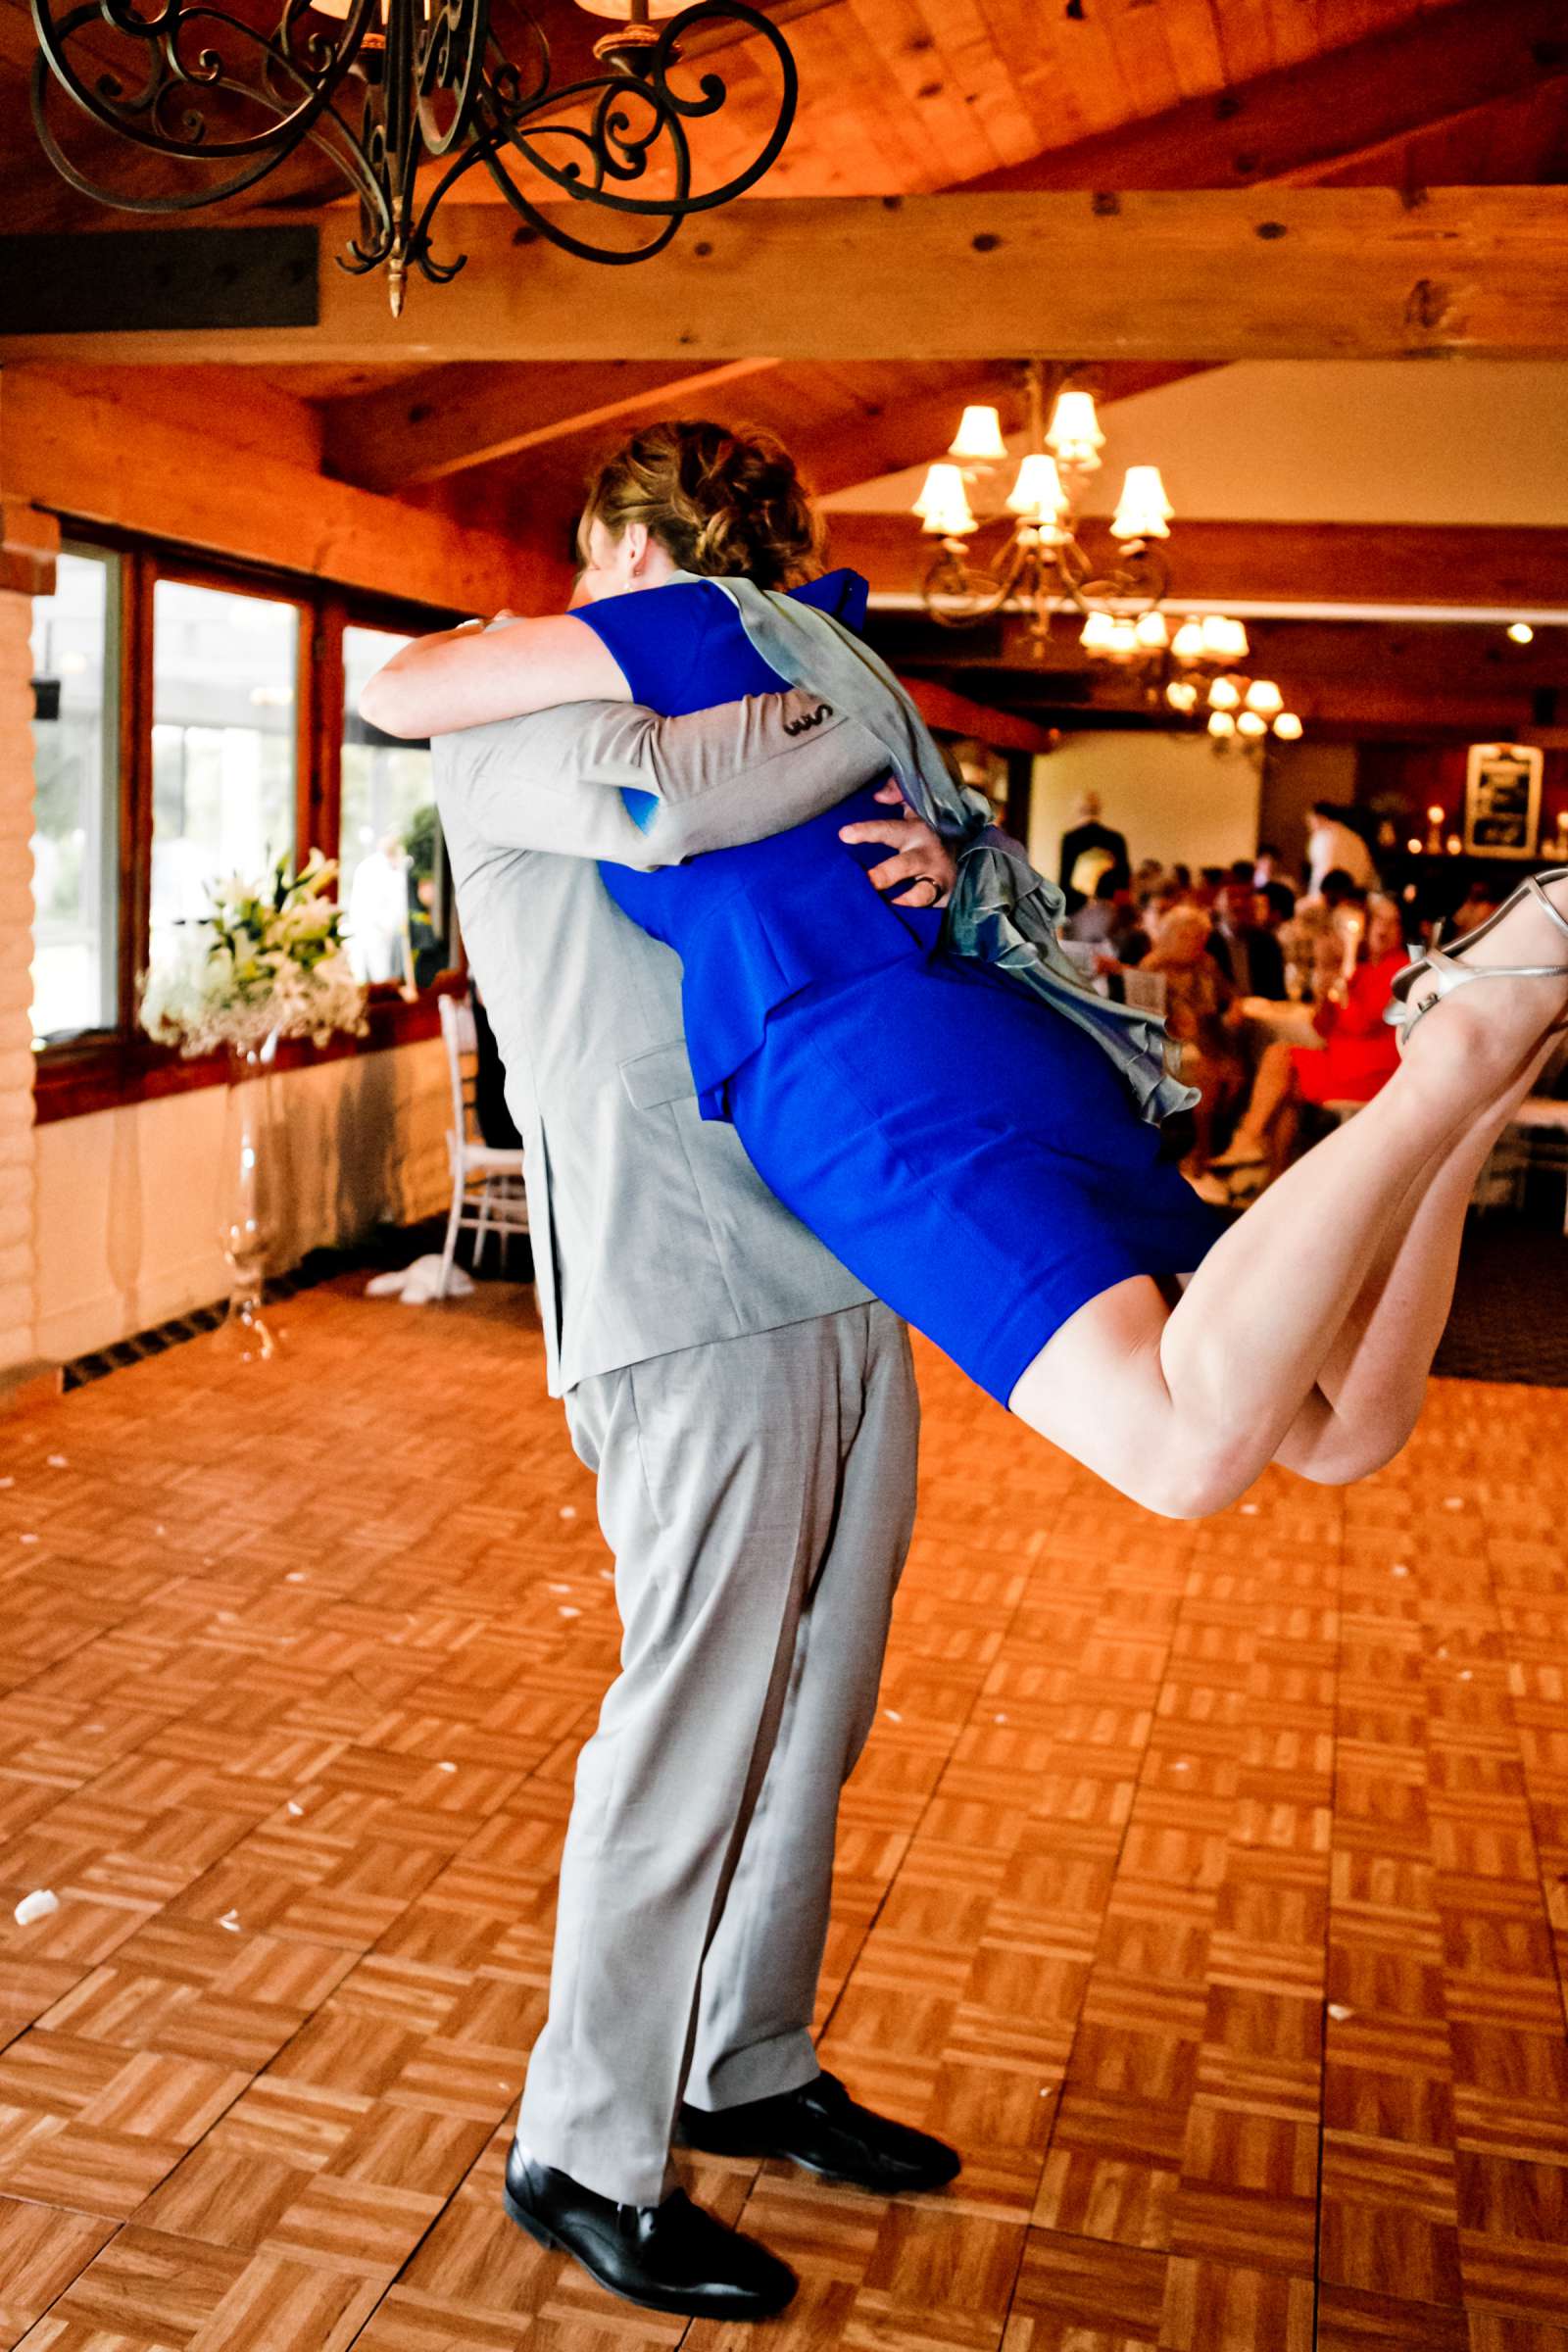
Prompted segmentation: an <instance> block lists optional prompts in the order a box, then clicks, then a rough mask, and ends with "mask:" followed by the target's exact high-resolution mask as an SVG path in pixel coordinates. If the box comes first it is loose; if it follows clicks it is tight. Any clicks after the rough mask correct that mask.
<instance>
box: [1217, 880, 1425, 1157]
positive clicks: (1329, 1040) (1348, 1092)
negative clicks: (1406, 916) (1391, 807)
mask: <svg viewBox="0 0 1568 2352" xmlns="http://www.w3.org/2000/svg"><path fill="white" fill-rule="evenodd" d="M1406 961H1407V957H1406V955H1405V947H1404V932H1403V921H1402V918H1401V916H1400V912H1399V908H1398V907H1397V904H1396V902H1395V901H1394V900H1393V899H1386V898H1382V897H1374V898H1372V899H1369V900H1368V902H1367V925H1366V934H1365V937H1364V938H1363V940H1362V942H1361V960H1360V962H1359V963H1357V965H1356V966H1355V969H1354V971H1353V972H1352V973H1351V974H1350V977H1349V979H1348V980H1341V979H1339V978H1338V976H1337V975H1336V977H1335V979H1334V980H1333V981H1332V982H1331V983H1330V984H1329V986H1328V989H1327V991H1326V993H1325V994H1323V995H1322V996H1320V998H1319V1000H1318V1003H1317V1006H1316V1008H1315V1010H1314V1012H1313V1014H1312V1026H1313V1028H1314V1029H1315V1030H1316V1031H1317V1033H1318V1035H1319V1037H1320V1038H1321V1039H1322V1040H1323V1043H1322V1044H1321V1045H1320V1046H1291V1045H1287V1044H1285V1043H1284V1041H1283V1040H1278V1039H1277V1040H1276V1041H1275V1042H1274V1044H1272V1045H1270V1046H1266V1047H1265V1048H1264V1050H1263V1057H1262V1059H1261V1060H1260V1061H1259V1063H1258V1065H1257V1075H1256V1077H1255V1078H1254V1079H1253V1081H1252V1091H1251V1093H1250V1096H1249V1098H1248V1103H1247V1108H1246V1109H1245V1110H1244V1111H1243V1113H1242V1117H1241V1123H1240V1125H1239V1126H1238V1127H1237V1130H1236V1133H1235V1135H1234V1136H1233V1137H1232V1139H1231V1142H1230V1144H1229V1146H1228V1148H1227V1149H1226V1150H1225V1151H1223V1152H1218V1153H1217V1154H1216V1155H1215V1158H1214V1161H1213V1165H1214V1166H1215V1167H1216V1168H1241V1167H1250V1166H1255V1165H1256V1164H1257V1163H1258V1162H1259V1161H1266V1162H1267V1163H1268V1168H1269V1181H1270V1182H1271V1183H1272V1181H1273V1179H1274V1178H1275V1177H1276V1176H1277V1175H1279V1173H1280V1171H1281V1170H1282V1169H1283V1168H1284V1167H1285V1166H1286V1165H1287V1163H1288V1162H1289V1160H1290V1156H1291V1152H1292V1150H1293V1147H1294V1145H1295V1142H1296V1132H1297V1128H1298V1125H1299V1113H1300V1106H1301V1104H1302V1103H1369V1102H1370V1101H1371V1100H1372V1097H1373V1096H1374V1095H1375V1094H1377V1093H1378V1091H1379V1090H1380V1088H1382V1087H1384V1086H1386V1085H1387V1084H1388V1082H1389V1080H1390V1078H1392V1077H1393V1075H1394V1072H1395V1070H1396V1068H1397V1065H1398V1059H1399V1049H1398V1044H1397V1039H1396V1037H1395V1033H1394V1031H1393V1030H1392V1029H1391V1028H1390V1027H1389V1025H1388V1023H1387V1022H1386V1021H1385V1020H1384V1017H1383V1014H1384V1010H1385V1007H1386V1006H1387V1005H1388V1004H1389V1001H1390V999H1391V997H1392V996H1393V994H1394V982H1395V978H1396V976H1397V974H1398V973H1399V972H1400V971H1402V970H1403V968H1404V965H1405V963H1406Z"/></svg>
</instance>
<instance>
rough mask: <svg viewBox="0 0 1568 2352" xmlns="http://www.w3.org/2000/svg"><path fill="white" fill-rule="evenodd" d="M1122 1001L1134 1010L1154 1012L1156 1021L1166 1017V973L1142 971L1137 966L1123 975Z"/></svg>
mask: <svg viewBox="0 0 1568 2352" xmlns="http://www.w3.org/2000/svg"><path fill="white" fill-rule="evenodd" d="M1121 985H1122V1001H1123V1003H1124V1004H1127V1005H1131V1006H1132V1008H1133V1010H1134V1012H1148V1013H1152V1015H1153V1017H1154V1019H1155V1020H1156V1021H1162V1020H1163V1019H1164V1018H1165V975H1164V973H1163V972H1141V971H1139V970H1137V969H1136V967H1135V968H1134V969H1133V970H1132V971H1130V972H1123V974H1122V976H1121Z"/></svg>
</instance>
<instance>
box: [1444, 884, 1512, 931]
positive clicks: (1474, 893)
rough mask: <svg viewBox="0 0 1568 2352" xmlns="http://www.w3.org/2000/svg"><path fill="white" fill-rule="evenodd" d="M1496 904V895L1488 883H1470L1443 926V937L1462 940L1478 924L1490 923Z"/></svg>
mask: <svg viewBox="0 0 1568 2352" xmlns="http://www.w3.org/2000/svg"><path fill="white" fill-rule="evenodd" d="M1498 904H1499V902H1498V898H1497V893H1496V891H1495V888H1494V887H1493V885H1492V884H1491V883H1490V882H1472V883H1471V885H1470V887H1469V889H1468V890H1467V891H1466V892H1465V894H1464V897H1463V899H1462V900H1461V902H1460V904H1459V905H1458V906H1457V907H1455V908H1454V910H1453V912H1452V914H1451V915H1449V917H1448V919H1447V921H1446V923H1445V924H1444V926H1443V934H1444V936H1446V938H1448V939H1463V937H1464V935H1465V933H1466V932H1467V931H1473V930H1474V929H1475V928H1476V926H1477V924H1478V923H1485V922H1488V921H1490V919H1491V917H1492V916H1493V915H1495V913H1496V911H1497V907H1498Z"/></svg>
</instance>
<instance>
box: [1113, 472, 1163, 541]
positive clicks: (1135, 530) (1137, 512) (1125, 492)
mask: <svg viewBox="0 0 1568 2352" xmlns="http://www.w3.org/2000/svg"><path fill="white" fill-rule="evenodd" d="M1175 512H1176V510H1175V508H1174V507H1173V506H1172V505H1171V503H1170V500H1169V499H1168V498H1167V497H1166V496H1165V485H1164V483H1163V482H1162V481H1161V480H1160V478H1159V467H1158V466H1128V468H1127V476H1126V479H1125V480H1124V481H1123V483H1122V486H1121V504H1120V506H1118V508H1117V509H1116V513H1115V517H1114V519H1113V521H1112V522H1111V526H1110V535H1111V537H1112V538H1113V539H1168V538H1169V537H1170V518H1171V516H1172V515H1174V514H1175Z"/></svg>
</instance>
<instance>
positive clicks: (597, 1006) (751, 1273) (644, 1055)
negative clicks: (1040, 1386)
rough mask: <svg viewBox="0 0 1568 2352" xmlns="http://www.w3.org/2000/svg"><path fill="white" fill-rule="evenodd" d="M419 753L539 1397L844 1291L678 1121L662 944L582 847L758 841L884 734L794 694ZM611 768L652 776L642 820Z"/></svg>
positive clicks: (840, 782)
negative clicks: (473, 1006) (437, 820)
mask: <svg viewBox="0 0 1568 2352" xmlns="http://www.w3.org/2000/svg"><path fill="white" fill-rule="evenodd" d="M792 727H793V728H795V729H796V730H797V731H796V732H795V733H793V734H792V733H791V732H789V730H790V728H792ZM433 751H434V760H435V785H436V800H437V805H438V807H439V809H440V814H441V823H442V827H443V829H444V831H445V834H446V842H447V851H448V855H449V857H450V858H451V861H452V871H453V875H454V878H455V881H456V884H457V895H458V912H459V916H460V918H461V921H462V925H463V934H464V939H465V942H466V947H467V953H468V961H469V966H470V968H471V970H472V972H473V975H474V978H475V979H476V981H477V982H478V986H479V992H480V994H481V996H482V997H483V999H484V1002H485V1009H486V1011H487V1012H488V1014H489V1016H490V1021H491V1024H492V1026H493V1028H494V1030H495V1034H496V1042H497V1044H498V1046H499V1047H500V1050H501V1056H502V1059H503V1061H504V1062H505V1064H506V1069H507V1102H508V1104H509V1106H510V1108H511V1111H512V1115H513V1117H514V1118H515V1121H516V1123H517V1127H518V1130H519V1132H520V1133H521V1136H522V1139H523V1147H524V1152H525V1153H526V1171H527V1186H528V1213H529V1223H530V1225H531V1227H532V1231H533V1250H534V1267H535V1276H536V1280H537V1285H538V1294H539V1307H540V1314H541V1317H542V1319H543V1323H544V1331H545V1347H546V1350H547V1353H548V1358H549V1370H550V1390H551V1394H552V1395H553V1396H560V1395H561V1394H562V1392H563V1391H564V1390H566V1389H569V1388H571V1387H572V1386H573V1385H574V1384H575V1383H576V1382H577V1381H580V1380H584V1379H586V1378H588V1377H589V1376H590V1375H591V1374H594V1373H598V1372H609V1371H613V1370H615V1369H617V1368H618V1367H619V1366H621V1365H624V1364H632V1363H639V1362H641V1361H643V1360H644V1359H645V1358H647V1357H649V1356H655V1355H663V1354H667V1353H669V1352H670V1351H671V1350H673V1349H675V1348H693V1347H698V1346H700V1345H703V1344H705V1343H706V1342H708V1341H711V1340H722V1339H732V1338H735V1337H737V1336H738V1335H739V1334H741V1333H743V1332H755V1331H769V1330H773V1329H775V1328H777V1327H778V1326H779V1325H781V1324H785V1323H796V1322H801V1321H804V1320H805V1319H806V1318H808V1317H809V1316H812V1315H824V1314H833V1313H836V1312H837V1311H838V1310H839V1309H841V1308H843V1307H847V1306H854V1305H858V1304H859V1303H861V1302H862V1301H863V1300H864V1299H866V1298H867V1297H868V1296H869V1294H868V1293H867V1292H866V1291H865V1290H864V1289H863V1288H862V1287H861V1285H860V1284H859V1283H858V1282H857V1281H856V1280H855V1278H854V1276H853V1275H851V1274H850V1273H848V1272H847V1271H846V1269H845V1268H844V1267H843V1266H841V1265H840V1264H839V1262H838V1260H837V1258H835V1257H832V1256H830V1255H829V1253H828V1252H827V1250H824V1249H823V1247H822V1245H821V1244H820V1242H818V1241H817V1240H816V1239H815V1238H814V1237H813V1236H812V1235H811V1234H809V1232H808V1231H807V1229H806V1227H805V1226H804V1225H802V1224H800V1223H799V1222H798V1220H797V1219H796V1218H795V1217H793V1216H791V1214H790V1213H789V1211H788V1210H787V1209H785V1208H783V1207H781V1206H780V1204H779V1203H778V1201H775V1200H774V1198H773V1196H772V1194H771V1193H770V1192H768V1191H767V1189H766V1187H765V1186H764V1185H763V1184H762V1182H761V1180H760V1178H759V1177H758V1176H757V1175H756V1174H755V1173H754V1172H753V1169H752V1166H751V1163H750V1161H749V1160H748V1159H747V1157H746V1154H745V1152H743V1151H742V1150H741V1147H740V1142H739V1139H738V1138H737V1137H736V1134H735V1132H734V1129H733V1128H731V1127H727V1126H723V1125H720V1124H717V1123H714V1122H711V1121H705V1120H703V1119H701V1118H699V1116H698V1112H697V1103H696V1095H695V1090H694V1088H693V1084H692V1076H691V1068H690V1065H689V1063H688V1061H687V1058H686V1043H685V1037H684V1034H683V1031H682V1026H681V1009H680V963H679V959H678V958H677V957H676V956H674V955H673V954H672V952H671V951H670V950H669V949H668V948H666V947H664V946H663V945H662V943H661V942H660V941H658V940H655V939H651V938H650V937H649V936H648V934H647V933H646V932H644V931H641V930H639V929H638V927H637V926H636V924H635V923H632V922H630V921H629V920H628V919H627V917H626V916H625V915H623V914H622V913H621V912H620V909H619V908H618V907H616V906H615V905H614V904H613V901H612V900H611V898H610V896H609V894H608V892H607V891H606V890H605V888H604V885H603V883H602V882H601V881H600V879H599V874H598V871H597V868H596V866H595V864H594V862H593V860H595V859H597V858H610V859H612V860H613V861H614V862H616V863H618V864H623V865H632V866H637V867H641V868H648V867H652V866H658V865H668V864H673V863H677V862H679V860H681V859H682V858H689V857H694V856H697V855H699V854H700V853H701V852H703V851H705V850H714V849H723V848H726V847H729V846H731V845H733V844H736V843H739V842H743V841H755V840H759V839H760V838H761V837H762V836H763V835H765V834H769V833H775V832H778V831H780V830H781V829H782V828H783V827H784V826H786V825H792V824H798V823H800V822H802V821H804V820H805V819H806V818H807V817H809V816H814V815H817V814H819V813H820V812H821V811H822V810H823V809H830V808H832V807H833V805H834V804H835V802H838V801H840V800H843V799H844V798H845V797H846V795H848V794H849V793H851V792H853V791H855V790H856V789H857V788H858V786H860V785H862V784H864V783H867V782H868V781H870V780H871V779H873V778H875V777H879V776H882V775H885V774H886V772H887V764H888V762H887V753H886V751H885V749H884V748H883V746H882V745H881V744H880V743H878V741H877V740H876V738H875V737H874V736H873V735H872V734H871V733H870V732H869V731H868V730H867V729H866V728H864V727H862V726H860V725H859V724H858V721H856V720H854V719H850V718H847V717H843V716H841V715H840V714H839V713H837V712H835V711H824V708H823V706H822V704H821V702H820V700H819V698H818V697H817V696H815V695H812V694H807V693H802V692H800V691H795V692H791V693H789V694H783V695H759V696H752V697H749V698H748V699H747V700H746V701H745V702H740V703H730V704H726V705H723V706H721V707H720V708H718V709H716V710H712V711H696V712H693V713H692V714H690V715H689V716H685V717H680V718H661V717H657V716H656V715H655V714H654V713H653V712H652V711H644V710H641V709H639V708H638V707H637V706H635V705H628V704H622V703H579V704H573V705H569V706H566V707H564V708H563V709H561V710H558V711H541V712H539V713H538V714H537V715H535V716H533V717H530V718H520V719H509V720H507V721H505V722H503V723H501V724H498V725H495V726H487V727H469V728H466V729H465V730H464V731H462V732H461V733H458V734H453V735H446V736H438V737H437V738H436V740H435V743H434V746H433ZM622 786H629V787H631V788H632V789H633V790H635V791H639V792H644V793H650V792H651V793H653V794H655V795H656V796H657V798H658V801H659V808H658V810H657V811H656V813H655V815H654V817H653V819H652V821H651V822H650V824H649V825H648V826H647V827H646V829H645V828H642V827H639V826H638V825H637V824H636V823H634V822H633V820H632V818H631V817H630V815H629V814H628V813H627V810H626V808H625V805H624V803H623V802H622V800H621V797H620V790H619V788H620V787H622ZM869 887H870V886H869V884H868V885H867V888H869Z"/></svg>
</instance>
